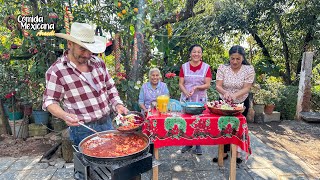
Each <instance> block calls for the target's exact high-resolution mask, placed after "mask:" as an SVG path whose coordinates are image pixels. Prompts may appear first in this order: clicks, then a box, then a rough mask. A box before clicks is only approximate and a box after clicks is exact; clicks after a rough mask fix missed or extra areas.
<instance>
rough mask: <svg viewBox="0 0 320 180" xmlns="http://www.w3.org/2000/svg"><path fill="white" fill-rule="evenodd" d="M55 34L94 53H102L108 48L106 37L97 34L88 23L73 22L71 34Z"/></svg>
mask: <svg viewBox="0 0 320 180" xmlns="http://www.w3.org/2000/svg"><path fill="white" fill-rule="evenodd" d="M55 35H56V36H57V37H60V38H64V39H66V40H69V41H72V42H74V43H76V44H78V45H80V46H82V47H84V48H86V49H88V50H89V51H91V52H92V53H102V52H104V51H105V50H106V38H104V37H102V36H95V34H94V29H93V28H92V26H91V25H89V24H86V23H78V22H74V23H72V25H71V30H70V35H69V34H64V33H55Z"/></svg>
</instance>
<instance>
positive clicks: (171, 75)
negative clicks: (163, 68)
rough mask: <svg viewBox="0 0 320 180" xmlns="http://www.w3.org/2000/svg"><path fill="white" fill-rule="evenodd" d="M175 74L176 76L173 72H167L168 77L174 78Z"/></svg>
mask: <svg viewBox="0 0 320 180" xmlns="http://www.w3.org/2000/svg"><path fill="white" fill-rule="evenodd" d="M175 76H176V74H175V73H171V72H169V73H167V74H166V78H172V77H175Z"/></svg>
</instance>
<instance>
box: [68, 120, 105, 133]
mask: <svg viewBox="0 0 320 180" xmlns="http://www.w3.org/2000/svg"><path fill="white" fill-rule="evenodd" d="M66 117H67V118H70V119H71V117H70V116H66ZM78 124H80V125H81V126H83V127H85V128H87V129H89V130H91V131H92V132H94V133H95V134H97V136H99V137H101V136H100V134H99V132H98V131H96V130H94V129H92V128H91V127H89V126H87V125H85V124H84V123H83V122H82V121H78Z"/></svg>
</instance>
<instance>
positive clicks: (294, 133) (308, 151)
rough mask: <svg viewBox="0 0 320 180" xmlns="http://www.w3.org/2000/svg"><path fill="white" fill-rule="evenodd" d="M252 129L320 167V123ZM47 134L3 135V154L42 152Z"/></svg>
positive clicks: (47, 145)
mask: <svg viewBox="0 0 320 180" xmlns="http://www.w3.org/2000/svg"><path fill="white" fill-rule="evenodd" d="M249 130H250V131H251V132H252V133H253V134H254V135H255V136H257V137H258V138H259V139H261V140H262V141H263V142H264V143H266V144H267V145H269V146H271V147H273V148H274V149H283V148H284V149H286V150H287V151H289V152H291V153H292V154H295V155H296V156H298V157H300V158H301V159H302V160H304V161H305V162H306V163H307V164H309V165H311V166H313V167H314V168H316V169H320V153H319V152H320V123H306V122H304V121H296V120H292V121H289V120H286V121H281V122H271V123H265V124H257V123H249ZM54 144H55V142H54V141H52V140H48V138H28V139H26V140H22V139H16V140H14V139H13V138H12V136H8V135H3V134H2V135H1V136H0V156H13V157H20V156H36V155H43V154H44V153H45V152H47V151H48V150H49V149H50V148H51V147H52V146H53V145H54Z"/></svg>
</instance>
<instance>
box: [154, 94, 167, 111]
mask: <svg viewBox="0 0 320 180" xmlns="http://www.w3.org/2000/svg"><path fill="white" fill-rule="evenodd" d="M169 99H170V97H169V96H168V95H161V96H158V97H157V108H158V111H159V112H160V113H167V111H168V104H169Z"/></svg>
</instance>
